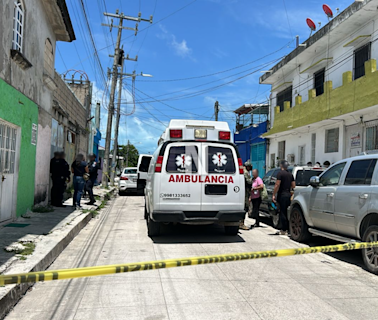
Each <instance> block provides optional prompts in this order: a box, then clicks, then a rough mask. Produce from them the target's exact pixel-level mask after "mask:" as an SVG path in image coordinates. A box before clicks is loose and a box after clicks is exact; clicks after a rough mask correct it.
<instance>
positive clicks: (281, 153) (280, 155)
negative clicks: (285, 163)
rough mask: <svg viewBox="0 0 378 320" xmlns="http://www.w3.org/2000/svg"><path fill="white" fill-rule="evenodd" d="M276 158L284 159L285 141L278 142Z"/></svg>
mask: <svg viewBox="0 0 378 320" xmlns="http://www.w3.org/2000/svg"><path fill="white" fill-rule="evenodd" d="M278 158H279V159H280V160H284V159H285V141H280V142H278Z"/></svg>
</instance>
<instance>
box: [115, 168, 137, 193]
mask: <svg viewBox="0 0 378 320" xmlns="http://www.w3.org/2000/svg"><path fill="white" fill-rule="evenodd" d="M137 179H138V176H137V168H134V167H132V168H125V169H123V171H122V173H121V176H120V177H119V182H118V186H119V194H122V193H126V192H136V191H137Z"/></svg>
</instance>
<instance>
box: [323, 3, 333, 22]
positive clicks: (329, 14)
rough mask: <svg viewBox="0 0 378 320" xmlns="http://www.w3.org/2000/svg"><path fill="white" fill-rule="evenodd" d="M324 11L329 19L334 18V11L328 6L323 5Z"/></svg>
mask: <svg viewBox="0 0 378 320" xmlns="http://www.w3.org/2000/svg"><path fill="white" fill-rule="evenodd" d="M323 11H324V13H325V14H326V15H327V17H328V18H329V19H331V18H333V12H332V9H331V8H330V7H329V6H328V5H326V4H323Z"/></svg>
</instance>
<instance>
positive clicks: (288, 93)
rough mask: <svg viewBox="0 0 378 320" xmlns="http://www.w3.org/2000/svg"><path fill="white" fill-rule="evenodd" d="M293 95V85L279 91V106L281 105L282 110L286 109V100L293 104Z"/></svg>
mask: <svg viewBox="0 0 378 320" xmlns="http://www.w3.org/2000/svg"><path fill="white" fill-rule="evenodd" d="M292 96H293V87H292V86H290V87H289V88H287V89H285V90H283V91H281V92H279V93H277V106H279V107H280V112H282V111H284V102H285V101H289V102H290V105H291V99H292Z"/></svg>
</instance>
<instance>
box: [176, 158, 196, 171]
mask: <svg viewBox="0 0 378 320" xmlns="http://www.w3.org/2000/svg"><path fill="white" fill-rule="evenodd" d="M191 164H192V157H191V156H188V155H187V154H180V155H178V156H177V157H176V166H178V167H181V168H182V169H184V168H185V167H189V166H190V165H191Z"/></svg>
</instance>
